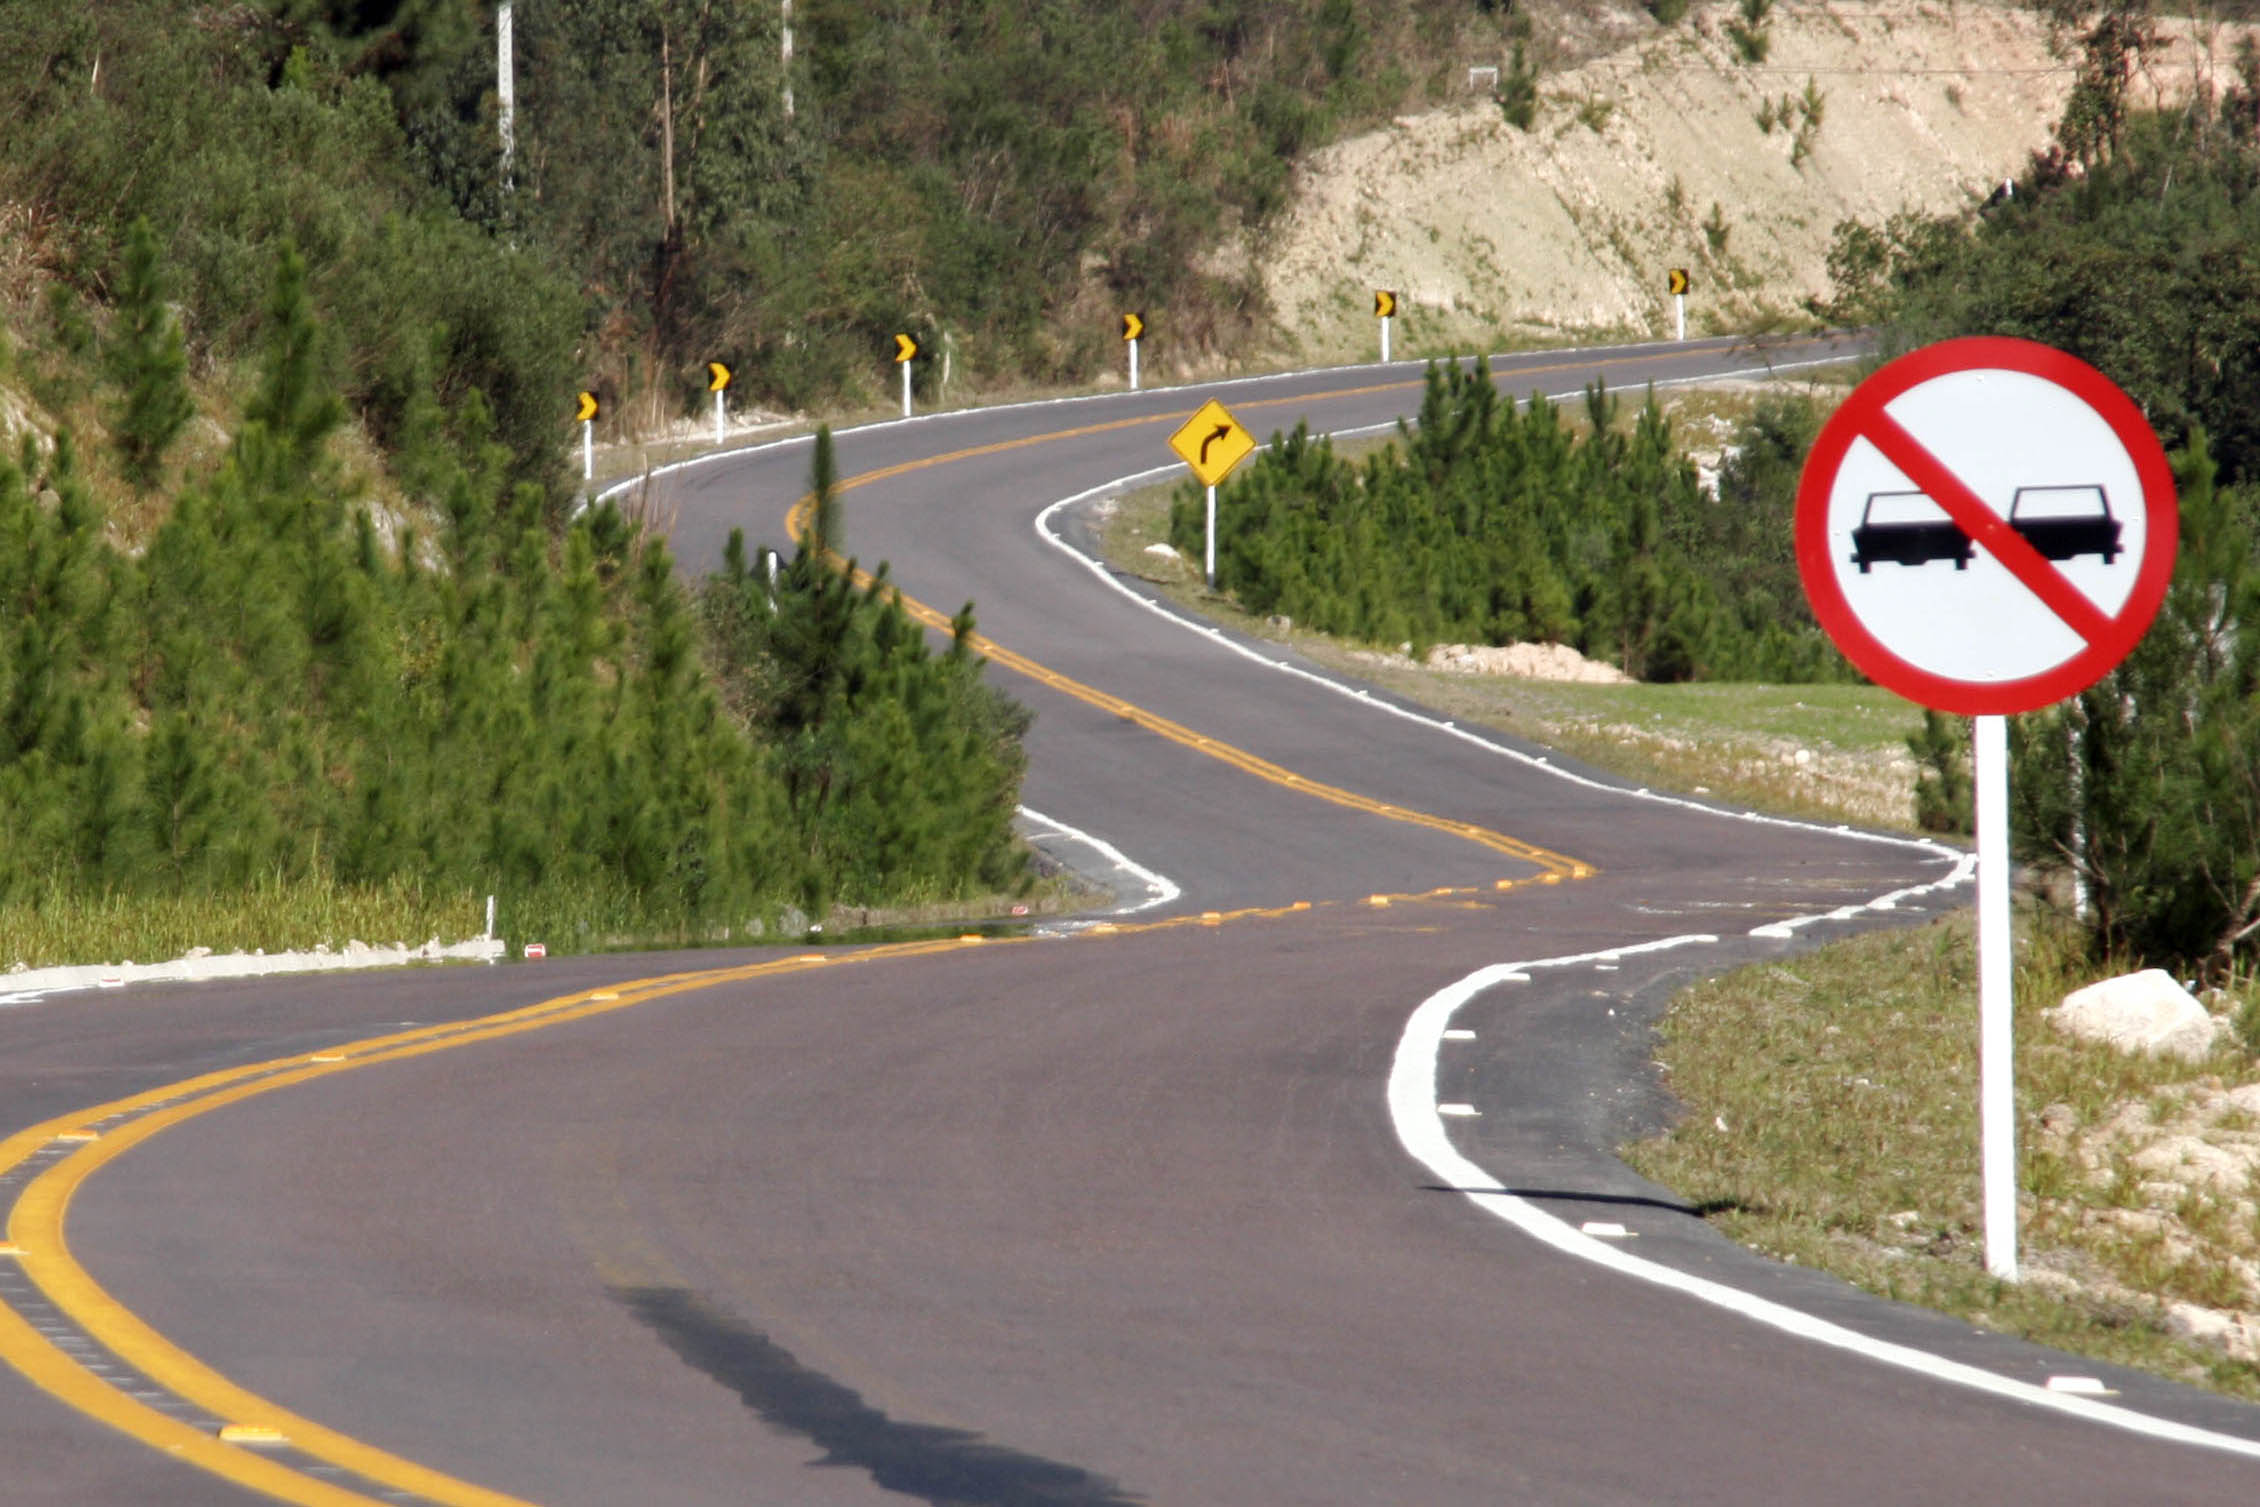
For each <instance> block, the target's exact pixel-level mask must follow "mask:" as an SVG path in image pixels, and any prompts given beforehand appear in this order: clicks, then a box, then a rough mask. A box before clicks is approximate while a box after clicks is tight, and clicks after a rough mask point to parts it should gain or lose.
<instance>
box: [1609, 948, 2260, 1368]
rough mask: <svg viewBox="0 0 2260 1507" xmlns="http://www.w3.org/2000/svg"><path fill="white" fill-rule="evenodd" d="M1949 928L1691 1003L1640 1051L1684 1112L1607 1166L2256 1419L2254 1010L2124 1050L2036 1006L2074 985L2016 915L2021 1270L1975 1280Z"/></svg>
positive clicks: (1968, 1118) (1960, 986)
mask: <svg viewBox="0 0 2260 1507" xmlns="http://www.w3.org/2000/svg"><path fill="white" fill-rule="evenodd" d="M1972 932H1973V926H1972V923H1971V919H1970V918H1969V917H1968V916H1956V917H1953V918H1951V919H1948V920H1944V921H1940V922H1936V923H1934V924H1932V925H1929V926H1926V927H1922V928H1919V929H1915V930H1907V931H1891V932H1884V933H1879V934H1875V935H1872V936H1867V937H1861V938H1857V939H1855V940H1852V941H1848V942H1841V943H1837V944H1835V945H1833V946H1829V947H1825V948H1821V949H1819V950H1817V951H1815V952H1811V953H1807V954H1804V955H1802V956H1800V957H1797V958H1794V959H1791V960H1789V961H1787V962H1784V963H1778V964H1764V965H1759V966H1756V967H1752V968H1746V969H1742V970H1740V971H1738V972H1735V973H1732V974H1729V975H1726V976H1724V977H1722V978H1718V979H1713V980H1710V981H1708V982H1706V983H1703V984H1699V985H1697V986H1696V987H1694V988H1693V989H1690V990H1688V991H1687V992H1686V993H1685V994H1683V995H1681V996H1680V997H1679V998H1678V999H1677V1000H1676V1001H1674V1002H1673V1005H1672V1007H1671V1010H1670V1013H1669V1014H1668V1015H1667V1016H1666V1017H1665V1019H1664V1022H1663V1025H1662V1028H1661V1032H1660V1038H1659V1043H1658V1056H1659V1058H1660V1059H1661V1061H1662V1062H1663V1063H1664V1065H1665V1071H1666V1076H1667V1080H1668V1081H1669V1083H1670V1085H1671V1088H1672V1091H1673V1093H1674V1094H1675V1095H1676V1096H1677V1097H1678V1099H1679V1101H1680V1102H1681V1104H1683V1105H1684V1106H1686V1110H1687V1113H1686V1115H1685V1118H1683V1119H1682V1120H1681V1121H1680V1123H1679V1124H1678V1125H1676V1126H1675V1127H1673V1128H1672V1129H1671V1130H1670V1131H1669V1132H1667V1133H1666V1134H1664V1135H1662V1136H1659V1137H1657V1138H1655V1139H1653V1140H1649V1141H1644V1142H1641V1143H1639V1144H1637V1145H1634V1146H1631V1147H1627V1148H1625V1151H1624V1155H1625V1159H1626V1161H1627V1162H1629V1163H1630V1164H1631V1165H1632V1166H1633V1167H1634V1168H1635V1169H1636V1170H1638V1171H1639V1172H1641V1173H1642V1174H1643V1175H1645V1176H1648V1177H1651V1178H1654V1179H1655V1180H1656V1181H1658V1182H1660V1183H1663V1184H1665V1185H1667V1186H1669V1187H1671V1188H1674V1189H1676V1190H1678V1191H1679V1192H1680V1193H1681V1194H1683V1195H1684V1196H1686V1197H1687V1198H1689V1199H1690V1200H1693V1201H1698V1202H1703V1203H1706V1204H1712V1205H1713V1206H1715V1207H1717V1208H1718V1209H1720V1210H1721V1212H1719V1213H1717V1214H1714V1215H1713V1216H1711V1217H1712V1218H1713V1219H1714V1220H1715V1221H1716V1222H1717V1224H1718V1225H1719V1227H1720V1228H1721V1229H1722V1230H1724V1231H1725V1232H1726V1233H1727V1234H1728V1235H1730V1236H1732V1237H1733V1238H1734V1239H1736V1240H1739V1241H1741V1242H1742V1243H1744V1244H1745V1245H1750V1246H1753V1247H1755V1248H1757V1249H1758V1250H1761V1251H1764V1252H1767V1253H1769V1254H1771V1255H1774V1256H1778V1257H1780V1258H1782V1259H1785V1260H1789V1261H1794V1262H1797V1263H1799V1264H1801V1265H1807V1266H1815V1267H1819V1268H1821V1269H1823V1270H1826V1271H1829V1272H1833V1273H1834V1274H1836V1275H1838V1276H1840V1277H1844V1278H1846V1279H1848V1280H1850V1281H1852V1282H1854V1283H1856V1284H1858V1285H1859V1286H1861V1287H1864V1288H1866V1289H1868V1290H1869V1291H1871V1292H1876V1293H1880V1294H1883V1295H1884V1296H1887V1297H1891V1298H1896V1299H1900V1300H1902V1301H1905V1302H1911V1303H1919V1304H1922V1305H1923V1306H1925V1307H1929V1308H1936V1309H1939V1310H1942V1311H1944V1312H1947V1313H1951V1314H1954V1315H1956V1316H1958V1317H1960V1318H1963V1319H1965V1320H1967V1321H1968V1322H1970V1323H1971V1324H1973V1325H1976V1326H1979V1327H1982V1328H1988V1329H1995V1330H2000V1331H2002V1332H2005V1333H2010V1334H2016V1335H2020V1336H2023V1337H2025V1338H2027V1339H2032V1340H2037V1341H2040V1342H2042V1343H2044V1344H2049V1345H2054V1346H2057V1347H2059V1348H2061V1349H2064V1350H2067V1351H2071V1352H2073V1353H2075V1354H2080V1355H2087V1356H2092V1357H2095V1358H2097V1359H2102V1360H2110V1361H2116V1362H2119V1363H2122V1364H2126V1365H2130V1366H2137V1367H2140V1368H2142V1369H2144V1370H2148V1371H2152V1372H2155V1373H2157V1374H2159V1375H2163V1376H2168V1377H2172V1378H2175V1379H2177V1380H2181V1381H2187V1382H2192V1383H2195V1384H2197V1385H2200V1386H2209V1387H2212V1388H2215V1389H2217V1390H2220V1391H2224V1392H2229V1393H2232V1394H2234V1395H2236V1396H2240V1397H2246V1398H2250V1399H2253V1400H2255V1401H2260V1321H2256V1320H2255V1319H2254V1318H2253V1317H2251V1315H2250V1310H2251V1309H2253V1308H2254V1307H2256V1306H2260V1212H2256V1210H2255V1205H2254V1201H2253V1196H2252V1194H2253V1187H2252V1172H2253V1169H2254V1168H2255V1167H2260V993H2253V992H2249V991H2248V992H2247V994H2246V995H2245V997H2244V998H2243V1000H2242V1001H2241V1002H2239V1001H2234V1000H2220V1001H2213V1002H2211V1003H2213V1004H2214V1006H2215V1009H2216V1012H2217V1013H2221V1014H2225V1015H2228V1016H2230V1017H2231V1018H2232V1019H2235V1020H2237V1021H2238V1022H2239V1029H2238V1030H2237V1031H2235V1032H2234V1033H2223V1037H2222V1040H2221V1041H2220V1042H2219V1043H2218V1044H2216V1046H2215V1048H2214V1051H2213V1054H2212V1056H2211V1057H2209V1058H2207V1059H2205V1060H2204V1061H2201V1062H2194V1063H2185V1062H2180V1061H2176V1060H2172V1059H2153V1058H2146V1057H2130V1056H2127V1055H2124V1054H2122V1053H2120V1052H2117V1051H2115V1050H2113V1049H2111V1048H2108V1047H2104V1046H2098V1045H2092V1044H2087V1043H2081V1042H2076V1041H2073V1040H2071V1039H2069V1038H2067V1037H2065V1036H2063V1035H2061V1034H2060V1033H2058V1032H2056V1031H2054V1030H2053V1029H2051V1028H2050V1027H2049V1026H2048V1025H2047V1024H2046V1023H2045V1022H2044V1021H2043V1020H2042V1019H2041V1013H2040V1012H2041V1010H2042V1009H2043V1008H2044V1007H2046V1006H2048V1005H2052V1004H2054V1003H2055V1002H2056V1001H2057V1000H2059V999H2061V998H2062V997H2063V996H2064V995H2065V994H2066V993H2068V992H2070V991H2071V990H2072V989H2074V988H2077V987H2079V986H2080V985H2081V984H2084V983H2087V982H2089V981H2090V980H2091V978H2092V977H2093V976H2094V974H2095V972H2096V970H2095V969H2093V968H2092V966H2090V965H2088V964H2087V963H2086V962H2085V961H2084V960H2083V959H2081V958H2079V957H2078V956H2077V955H2076V953H2075V950H2074V949H2073V947H2072V946H2071V945H2070V943H2069V941H2068V939H2066V938H2064V937H2062V936H2060V935H2057V934H2055V933H2053V932H2052V931H2051V930H2050V929H2049V927H2048V925H2047V924H2046V923H2045V921H2043V920H2041V919H2040V918H2038V917H2035V916H2032V915H2029V914H2028V915H2027V916H2025V917H2024V918H2023V924H2022V925H2021V926H2020V937H2019V943H2018V955H2017V972H2016V999H2017V1021H2016V1040H2017V1069H2016V1072H2017V1145H2018V1152H2019V1169H2018V1170H2019V1195H2018V1205H2019V1226H2020V1229H2019V1236H2018V1246H2019V1262H2020V1270H2021V1274H2022V1280H2021V1281H2019V1282H2016V1283H2003V1282H2000V1281H1997V1280H1995V1279H1994V1278H1992V1277H1991V1276H1989V1275H1988V1274H1987V1273H1986V1270H1985V1262H1984V1249H1983V1235H1982V1231H1983V1226H1984V1222H1983V1206H1982V1195H1981V1190H1980V1185H1979V1172H1978V1120H1977V1012H1976V1004H1975V1001H1976V989H1977V985H1976V954H1975V948H1974V945H1973V940H1972Z"/></svg>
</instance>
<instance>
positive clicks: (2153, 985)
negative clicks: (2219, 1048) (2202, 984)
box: [2041, 968, 2220, 1062]
mask: <svg viewBox="0 0 2260 1507" xmlns="http://www.w3.org/2000/svg"><path fill="white" fill-rule="evenodd" d="M2041 1018H2042V1019H2044V1020H2046V1021H2047V1022H2048V1023H2049V1024H2050V1025H2052V1026H2054V1027H2055V1028H2056V1029H2058V1030H2060V1031H2063V1032H2066V1033H2068V1034H2070V1035H2072V1036H2076V1037H2078V1038H2080V1039H2081V1040H2082V1041H2101V1042H2107V1043H2109V1044H2110V1045H2112V1046H2114V1047H2117V1048H2118V1049H2119V1050H2120V1051H2122V1052H2150V1053H2155V1054H2159V1055H2164V1056H2171V1057H2180V1058H2183V1059H2184V1060H2186V1061H2191V1062H2194V1061H2196V1060H2198V1059H2199V1058H2201V1057H2203V1056H2205V1055H2206V1054H2207V1053H2208V1052H2210V1051H2212V1050H2213V1038H2214V1037H2215V1036H2216V1035H2217V1034H2218V1033H2219V1031H2220V1023H2219V1022H2218V1021H2216V1020H2214V1019H2213V1017H2212V1016H2210V1015H2208V1014H2206V1013H2205V1007H2204V1006H2203V1005H2201V1004H2199V1003H2198V1002H2197V1001H2196V999H2195V998H2194V997H2192V996H2191V994H2190V992H2189V991H2188V990H2186V989H2184V988H2183V987H2182V986H2181V985H2180V984H2178V983H2176V982H2175V981H2174V979H2173V976H2172V975H2171V974H2169V973H2167V972H2165V971H2164V970H2163V969H2158V968H2146V969H2144V970H2143V971H2142V972H2140V973H2129V974H2124V975H2122V976H2120V977H2118V978H2111V979H2105V980H2103V981H2102V982H2101V983H2098V984H2090V985H2088V986H2087V987H2086V988H2085V989H2075V990H2073V991H2072V992H2071V993H2070V994H2067V995H2065V996H2064V1002H2063V1003H2062V1004H2060V1005H2058V1006H2056V1007H2055V1008H2054V1009H2052V1010H2043V1011H2042V1012H2041Z"/></svg>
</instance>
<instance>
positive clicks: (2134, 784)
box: [1831, 5, 2260, 974]
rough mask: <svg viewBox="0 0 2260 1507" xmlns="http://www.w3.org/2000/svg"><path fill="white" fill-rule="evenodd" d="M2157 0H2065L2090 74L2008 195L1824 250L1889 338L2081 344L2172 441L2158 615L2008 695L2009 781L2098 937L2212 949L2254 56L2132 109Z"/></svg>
mask: <svg viewBox="0 0 2260 1507" xmlns="http://www.w3.org/2000/svg"><path fill="white" fill-rule="evenodd" d="M2147 14H2148V12H2147V8H2146V7H2144V6H2141V5H2114V6H2109V7H2104V8H2101V9H2092V8H2085V7H2078V6H2074V7H2071V8H2070V10H2069V11H2067V12H2066V15H2067V16H2068V18H2069V21H2070V22H2071V23H2072V24H2071V26H2070V34H2071V35H2072V36H2073V38H2074V40H2075V41H2076V42H2077V43H2078V46H2079V50H2080V56H2081V57H2082V59H2083V61H2082V64H2081V67H2082V69H2083V72H2082V85H2081V88H2080V90H2078V91H2075V98H2074V101H2073V106H2072V107H2070V108H2068V111H2067V115H2066V118H2065V120H2064V122H2062V123H2061V124H2060V125H2059V128H2058V141H2057V144H2056V145H2055V147H2053V148H2052V149H2051V150H2050V151H2049V152H2048V153H2046V154H2042V155H2039V156H2036V157H2035V159H2034V161H2033V164H2032V168H2031V170H2030V171H2029V172H2028V173H2026V174H2025V175H2024V176H2023V177H2022V178H2020V179H2019V180H2018V182H2017V184H2016V191H2015V194H2014V196H2013V197H2007V196H2004V197H2003V198H2002V199H2001V201H2000V202H1998V203H1995V204H1993V205H1992V206H1990V207H1988V208H1987V209H1985V210H1984V211H1982V212H1981V213H1980V214H1978V215H1977V216H1975V217H1973V218H1972V219H1971V220H1969V221H1963V220H1956V219H1941V220H1933V221H1920V220H1914V219H1911V218H1901V219H1898V220H1894V221H1892V222H1891V223H1889V224H1888V225H1886V226H1884V227H1883V228H1881V229H1880V230H1870V229H1862V228H1858V227H1853V228H1847V229H1843V230H1840V231H1839V233H1838V237H1837V245H1836V250H1835V253H1834V254H1833V255H1832V257H1831V270H1832V272H1834V273H1836V274H1837V278H1838V296H1839V304H1838V309H1839V311H1841V312H1842V313H1845V314H1850V315H1852V316H1854V317H1864V318H1878V317H1880V318H1882V319H1883V320H1885V321H1887V324H1886V330H1887V337H1888V340H1889V342H1890V343H1891V345H1893V346H1894V347H1897V348H1912V347H1914V346H1918V345H1922V344H1926V343H1928V342H1930V341H1932V340H1935V339H1941V338H1945V337H1947V336H1952V335H1961V334H2003V335H2019V336H2023V337H2025V338H2028V339H2032V340H2038V341H2041V342H2043V343H2045V344H2049V345H2053V346H2056V347H2058V348H2060V349H2063V350H2067V351H2070V352H2071V353H2073V354H2074V355H2076V356H2079V357H2081V358H2083V359H2085V360H2087V361H2089V362H2091V363H2092V364H2094V365H2095V366H2097V367H2098V368H2100V369H2101V370H2102V371H2103V373H2104V374H2105V375H2106V376H2108V377H2110V378H2111V379H2112V380H2113V381H2114V382H2116V383H2118V384H2119V385H2120V386H2121V387H2123V388H2125V389H2126V390H2127V392H2128V393H2129V394H2130V395H2131V396H2132V397H2133V398H2134V399H2135V401H2136V402H2137V403H2138V404H2140V405H2141V407H2142V410H2143V412H2144V413H2145V414H2146V415H2147V416H2148V417H2149V419H2150V421H2151V423H2152V424H2153V426H2154V427H2156V428H2157V430H2158V431H2159V433H2160V436H2161V438H2162V439H2163V440H2164V441H2165V442H2166V444H2167V445H2168V446H2169V448H2174V449H2178V450H2179V451H2180V452H2181V453H2180V458H2179V461H2178V465H2177V471H2178V474H2179V476H2180V479H2181V509H2182V543H2181V555H2180V558H2179V560H2178V562H2177V565H2176V570H2175V576H2174V584H2173V587H2172V589H2171V591H2170V592H2169V594H2168V597H2167V600H2166V604H2165V606H2164V608H2163V609H2162V610H2161V611H2160V613H2159V617H2158V621H2157V624H2156V625H2155V626H2154V627H2153V628H2152V629H2151V631H2150V633H2149V635H2148V636H2147V637H2146V638H2144V639H2143V641H2142V642H2141V643H2140V644H2138V645H2137V646H2136V647H2135V649H2134V651H2133V653H2132V654H2130V655H2129V656H2128V658H2127V660H2126V662H2125V663H2124V664H2123V665H2122V666H2121V667H2120V668H2119V669H2118V670H2116V671H2114V672H2113V673H2112V674H2111V675H2109V676H2107V677H2105V678H2104V679H2103V680H2102V681H2101V682H2100V683H2098V684H2097V685H2096V686H2095V687H2093V688H2091V689H2090V690H2088V691H2086V692H2085V693H2083V694H2082V695H2080V696H2079V697H2077V698H2076V699H2074V700H2072V701H2070V702H2067V703H2065V704H2064V705H2062V706H2060V707H2057V708H2055V709H2052V710H2050V711H2048V712H2044V713H2039V714H2036V715H2033V716H2029V717H2025V718H2021V719H2019V720H2018V722H2017V724H2016V726H2015V729H2014V732H2015V739H2014V741H2015V746H2016V750H2017V759H2016V765H2015V770H2014V776H2013V779H2012V781H2011V793H2012V800H2013V802H2014V811H2015V820H2016V830H2017V834H2018V841H2019V844H2020V848H2021V850H2022V852H2023V853H2024V855H2025V857H2026V858H2027V859H2028V860H2029V861H2031V862H2033V863H2035V864H2037V865H2040V866H2042V867H2053V868H2057V869H2061V870H2071V871H2076V872H2077V873H2078V874H2079V875H2080V876H2081V877H2082V879H2083V880H2084V889H2085V891H2086V895H2087V898H2088V902H2089V910H2088V916H2087V924H2088V928H2089V937H2090V941H2091V945H2092V946H2093V948H2094V950H2095V951H2096V952H2097V954H2098V955H2103V956H2111V957H2115V958H2121V959H2135V960H2142V961H2148V962H2155V963H2158V964H2160V965H2163V966H2169V967H2174V968H2177V969H2183V970H2187V971H2193V972H2206V973H2210V974H2219V973H2223V972H2226V971H2228V970H2230V969H2232V968H2238V967H2242V968H2249V967H2250V966H2251V962H2252V959H2253V958H2254V957H2255V955H2256V954H2260V943H2256V938H2260V758H2256V757H2255V754H2254V750H2255V749H2260V554H2256V551H2260V545H2256V544H2255V530H2254V511H2255V503H2254V498H2255V495H2256V492H2260V338H2256V336H2255V334H2254V332H2255V331H2256V330H2260V252H2256V251H2255V247H2260V131H2256V130H2255V129H2254V122H2255V121H2260V113H2256V107H2255V104H2254V101H2255V100H2260V56H2255V55H2253V54H2249V53H2248V54H2247V58H2246V64H2247V65H2248V66H2246V67H2245V71H2244V72H2241V73H2240V75H2239V81H2238V82H2237V83H2236V84H2235V85H2232V86H2231V87H2229V88H2228V89H2226V90H2224V91H2223V93H2222V94H2221V95H2220V96H2219V98H2218V99H2217V100H2202V99H2201V100H2200V101H2198V102H2196V103H2194V104H2192V105H2191V106H2190V107H2189V108H2187V109H2186V110H2184V111H2181V112H2179V113H2177V114H2175V115H2172V116H2154V115H2133V114H2129V113H2128V112H2127V111H2126V110H2125V108H2124V106H2125V93H2124V89H2123V72H2124V69H2125V67H2126V66H2128V63H2129V59H2130V58H2131V57H2132V56H2133V55H2135V54H2136V53H2139V51H2140V49H2141V47H2142V46H2146V45H2147V43H2146V42H2144V41H2143V40H2142V38H2143V37H2144V36H2145V35H2147V32H2146V28H2147V25H2148V22H2147ZM2075 164H2083V165H2084V171H2079V170H2077V169H2076V168H2075V166H2074V165H2075Z"/></svg>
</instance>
